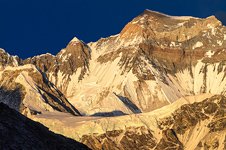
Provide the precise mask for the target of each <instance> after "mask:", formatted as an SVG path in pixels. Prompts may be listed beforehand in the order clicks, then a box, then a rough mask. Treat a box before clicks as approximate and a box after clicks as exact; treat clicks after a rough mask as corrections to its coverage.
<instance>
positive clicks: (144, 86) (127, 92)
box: [24, 10, 226, 115]
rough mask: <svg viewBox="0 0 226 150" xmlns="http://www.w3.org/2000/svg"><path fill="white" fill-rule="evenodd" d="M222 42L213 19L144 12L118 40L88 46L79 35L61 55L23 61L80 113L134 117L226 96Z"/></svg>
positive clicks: (224, 37) (225, 35)
mask: <svg viewBox="0 0 226 150" xmlns="http://www.w3.org/2000/svg"><path fill="white" fill-rule="evenodd" d="M225 41H226V29H225V26H223V25H222V24H221V22H220V21H219V20H217V19H216V18H215V17H214V16H210V17H208V18H204V19H200V18H194V17H175V16H168V15H165V14H161V13H158V12H154V11H150V10H145V11H144V12H143V13H142V14H141V15H139V16H138V17H136V18H134V19H133V20H132V21H131V22H129V23H128V24H127V25H126V26H125V27H124V28H123V30H122V31H121V32H120V33H119V34H118V35H115V36H110V37H108V38H102V39H100V40H98V41H97V42H91V43H89V44H85V43H84V42H82V41H80V40H78V39H77V38H74V39H73V40H72V41H71V42H70V43H69V44H68V45H67V47H66V48H65V49H63V50H61V51H60V52H59V53H58V54H57V55H56V56H52V55H50V54H46V55H41V56H35V57H33V58H28V59H27V60H25V61H24V62H25V63H29V64H30V63H32V64H34V65H36V66H37V67H38V68H40V69H41V70H42V71H43V72H46V74H47V76H48V79H49V80H50V81H51V82H52V83H54V84H55V85H56V87H57V88H58V89H60V91H61V92H62V93H63V94H64V95H65V96H66V97H67V98H68V100H69V102H70V103H72V105H73V106H75V107H76V108H77V109H78V110H79V111H80V112H81V113H82V114H83V115H100V114H101V115H123V114H134V113H141V112H149V111H152V110H155V109H157V108H161V107H162V106H165V105H168V104H170V103H172V102H174V101H176V100H177V99H179V98H181V97H183V96H188V95H196V94H202V93H212V94H224V93H225V88H224V85H225V83H226V80H225V78H224V77H225V72H224V68H225V59H224V55H225V47H226V42H225ZM216 87H217V88H216Z"/></svg>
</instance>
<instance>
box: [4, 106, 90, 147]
mask: <svg viewBox="0 0 226 150" xmlns="http://www.w3.org/2000/svg"><path fill="white" fill-rule="evenodd" d="M0 137H1V138H0V139H1V140H0V149H34V150H40V149H46V150H57V149H70V150H86V149H89V148H88V147H86V146H85V145H83V144H81V143H79V142H76V141H74V140H72V139H69V138H66V137H64V136H62V135H58V134H54V133H53V132H51V131H49V130H48V129H47V128H46V127H45V126H43V125H41V124H40V123H37V122H34V121H32V120H30V119H28V118H26V117H24V116H23V115H21V114H19V113H18V112H17V111H15V110H13V109H10V108H9V107H8V106H7V105H5V104H3V103H0Z"/></svg>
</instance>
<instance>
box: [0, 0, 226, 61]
mask: <svg viewBox="0 0 226 150" xmlns="http://www.w3.org/2000/svg"><path fill="white" fill-rule="evenodd" d="M145 9H150V10H155V11H160V12H163V13H166V14H169V15H176V16H181V15H183V16H184V15H188V16H195V17H207V16H210V15H216V16H217V17H218V18H219V19H220V20H221V21H222V22H223V23H224V24H226V0H0V20H1V22H0V47H1V48H3V49H5V50H6V51H7V52H9V53H10V54H13V55H18V56H20V57H22V58H26V57H30V56H34V55H37V54H42V53H46V52H50V53H52V54H56V53H57V52H59V51H60V49H62V48H64V47H65V46H66V45H67V43H68V42H69V41H70V40H71V39H72V38H73V37H74V36H76V37H78V38H79V39H81V40H83V41H85V42H90V41H96V40H98V39H99V38H101V37H107V36H110V35H113V34H117V33H119V32H120V31H121V29H122V28H123V27H124V26H125V24H126V23H128V22H129V21H130V20H131V19H133V18H134V17H136V16H137V15H139V14H140V13H142V12H143V11H144V10H145Z"/></svg>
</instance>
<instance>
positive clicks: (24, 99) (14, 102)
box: [0, 50, 80, 116]
mask: <svg viewBox="0 0 226 150" xmlns="http://www.w3.org/2000/svg"><path fill="white" fill-rule="evenodd" d="M0 53H3V55H2V56H3V59H1V60H3V61H2V63H1V64H0V67H1V70H0V102H3V103H5V104H7V105H8V106H10V107H11V108H13V109H15V110H17V111H19V112H21V113H23V114H25V115H27V116H29V115H31V114H40V113H42V112H45V111H51V112H54V111H61V112H68V113H71V114H73V115H80V113H79V111H78V110H77V109H76V108H75V107H74V106H73V105H71V104H70V103H69V102H68V100H67V98H66V97H65V96H64V95H63V94H62V92H60V90H58V89H57V88H56V86H55V85H54V84H53V83H51V82H50V81H49V80H48V78H47V77H46V75H45V73H44V72H42V71H41V70H40V69H39V68H37V67H36V66H34V65H31V64H28V65H20V64H21V62H20V59H16V58H18V57H16V56H10V55H9V54H7V53H6V52H5V51H3V50H0Z"/></svg>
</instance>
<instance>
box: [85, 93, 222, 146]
mask: <svg viewBox="0 0 226 150" xmlns="http://www.w3.org/2000/svg"><path fill="white" fill-rule="evenodd" d="M225 104H226V97H224V96H221V95H216V96H213V97H211V98H207V99H205V100H203V101H201V102H195V103H192V104H185V105H182V106H181V107H180V108H178V109H176V110H175V111H174V112H173V113H172V114H171V115H170V116H169V117H165V118H161V119H158V118H157V124H158V127H157V129H152V128H149V126H150V124H147V123H146V125H147V126H141V127H133V126H130V127H127V128H125V129H121V130H112V131H106V133H104V134H97V133H93V134H91V135H83V137H82V138H81V142H83V143H84V144H86V145H88V146H89V147H90V148H92V149H120V150H126V149H134V150H135V149H156V150H167V149H169V148H170V149H175V150H183V149H189V147H190V148H191V149H201V148H204V149H211V148H212V149H222V148H226V147H225V136H226V121H225V112H226V105H225ZM189 143H190V144H189Z"/></svg>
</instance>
